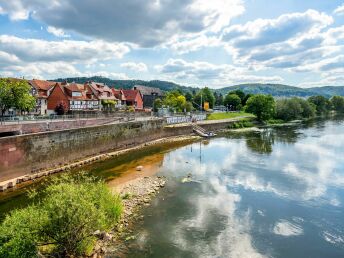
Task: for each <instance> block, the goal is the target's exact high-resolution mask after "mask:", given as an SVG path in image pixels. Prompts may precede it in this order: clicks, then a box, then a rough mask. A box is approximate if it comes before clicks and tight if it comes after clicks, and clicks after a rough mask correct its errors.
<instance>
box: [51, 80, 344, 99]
mask: <svg viewBox="0 0 344 258" xmlns="http://www.w3.org/2000/svg"><path fill="white" fill-rule="evenodd" d="M52 81H57V82H62V81H68V82H76V83H85V82H87V81H97V82H102V83H106V84H107V85H109V86H112V87H115V88H123V89H131V88H132V87H133V86H134V85H136V84H138V85H143V86H149V87H155V88H159V89H161V90H163V91H171V90H174V89H180V90H182V91H190V92H191V91H198V90H199V88H196V87H187V86H183V85H179V84H176V83H173V82H168V81H160V80H153V81H143V80H112V79H109V78H106V77H102V76H93V77H72V78H58V79H56V80H52ZM237 89H240V90H242V91H244V92H245V93H253V94H271V95H272V96H274V97H295V96H296V97H309V96H313V95H323V96H326V97H331V96H334V95H341V96H344V86H324V87H312V88H299V87H295V86H290V85H284V84H270V83H267V84H263V83H247V84H239V85H234V86H229V87H224V88H220V89H216V90H214V91H216V92H218V93H222V94H223V95H225V94H227V93H228V92H229V91H232V90H237Z"/></svg>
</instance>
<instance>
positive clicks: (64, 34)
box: [47, 26, 70, 38]
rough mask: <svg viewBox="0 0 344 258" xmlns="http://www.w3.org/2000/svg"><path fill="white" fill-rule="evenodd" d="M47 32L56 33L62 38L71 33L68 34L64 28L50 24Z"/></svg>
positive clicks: (67, 36)
mask: <svg viewBox="0 0 344 258" xmlns="http://www.w3.org/2000/svg"><path fill="white" fill-rule="evenodd" d="M47 32H49V33H51V34H53V35H55V36H56V37H61V38H69V37H70V35H68V34H66V33H65V32H64V31H63V29H58V28H55V27H53V26H48V28H47Z"/></svg>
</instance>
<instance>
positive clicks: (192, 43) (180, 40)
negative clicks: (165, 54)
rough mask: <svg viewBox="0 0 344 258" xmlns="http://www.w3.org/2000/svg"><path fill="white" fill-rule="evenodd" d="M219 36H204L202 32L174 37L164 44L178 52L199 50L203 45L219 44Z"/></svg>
mask: <svg viewBox="0 0 344 258" xmlns="http://www.w3.org/2000/svg"><path fill="white" fill-rule="evenodd" d="M220 45H221V41H220V39H219V38H217V37H215V36H212V37H209V36H206V35H204V34H202V35H197V36H190V37H174V38H173V39H172V40H170V41H169V42H168V43H166V44H165V45H164V46H165V47H167V48H169V49H171V50H173V51H175V52H176V53H178V54H185V53H189V52H193V51H197V50H200V49H202V48H204V47H216V46H220Z"/></svg>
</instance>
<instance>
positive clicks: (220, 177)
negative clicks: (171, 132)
mask: <svg viewBox="0 0 344 258" xmlns="http://www.w3.org/2000/svg"><path fill="white" fill-rule="evenodd" d="M343 157H344V118H333V119H329V120H316V121H313V122H308V123H304V124H299V125H292V126H284V127H276V128H267V129H263V130H262V131H261V132H246V133H228V134H224V135H222V136H220V137H217V138H213V139H211V140H209V141H201V142H196V143H192V144H188V145H186V146H173V147H172V149H166V148H162V147H155V148H152V149H150V150H149V151H144V152H142V151H141V152H138V153H136V154H130V155H129V156H127V157H123V158H121V159H116V160H109V161H105V162H103V163H97V164H94V165H92V166H90V167H86V169H87V170H89V171H91V173H92V174H95V175H100V176H101V177H103V178H105V179H106V180H107V181H108V183H109V185H110V186H114V185H116V183H118V182H119V181H120V180H121V178H123V176H129V177H135V175H136V174H137V173H139V172H137V171H135V167H136V166H137V165H143V166H144V170H145V171H144V173H150V174H152V173H158V175H163V176H166V177H167V185H166V187H165V188H164V189H163V190H162V191H161V192H160V194H158V195H157V197H156V198H155V199H153V202H152V203H151V205H150V206H149V207H146V208H145V209H144V210H143V211H142V213H143V216H144V220H143V221H142V222H140V223H138V224H137V225H135V226H134V228H133V232H134V235H135V239H133V240H130V241H128V252H127V254H126V256H127V257H344V220H343V218H344V158H343ZM23 198H24V197H23V195H18V196H15V197H13V199H7V200H6V201H3V202H2V203H1V202H0V211H1V209H2V210H3V212H4V210H6V212H7V211H8V210H9V208H8V207H7V206H8V205H9V203H13V200H18V203H23V202H24V203H25V201H23ZM20 200H21V201H20ZM6 205H7V206H6ZM3 207H5V208H3ZM11 207H12V206H11ZM12 208H13V207H12Z"/></svg>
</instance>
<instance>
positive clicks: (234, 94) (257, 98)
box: [154, 87, 344, 121]
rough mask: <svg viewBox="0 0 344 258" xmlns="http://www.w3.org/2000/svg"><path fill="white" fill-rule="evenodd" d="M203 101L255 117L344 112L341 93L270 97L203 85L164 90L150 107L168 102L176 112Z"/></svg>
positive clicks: (201, 104)
mask: <svg viewBox="0 0 344 258" xmlns="http://www.w3.org/2000/svg"><path fill="white" fill-rule="evenodd" d="M204 102H208V103H209V107H210V108H211V109H212V108H214V107H215V106H225V107H226V109H227V110H228V111H242V110H244V111H246V112H248V113H252V114H254V115H256V117H257V119H258V120H259V121H268V120H272V119H274V120H282V121H291V120H297V119H306V118H311V117H314V116H316V115H323V114H326V113H328V112H330V111H336V112H340V113H342V112H344V97H342V96H333V97H331V98H326V97H324V96H320V95H319V96H311V97H309V98H308V99H304V98H299V97H292V98H280V99H274V98H273V97H272V96H271V95H266V94H246V93H245V92H243V91H242V90H234V91H230V92H228V93H227V95H225V96H223V95H222V94H221V93H217V92H216V91H215V92H213V91H211V90H210V89H209V88H207V87H205V88H203V89H201V90H199V91H197V92H196V91H192V92H190V91H187V92H182V91H181V90H174V91H171V92H168V93H167V94H166V96H165V98H164V99H156V100H155V103H154V109H155V110H157V109H158V108H160V107H162V106H168V107H170V108H172V110H175V111H177V112H183V111H191V110H200V109H203V107H204Z"/></svg>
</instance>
